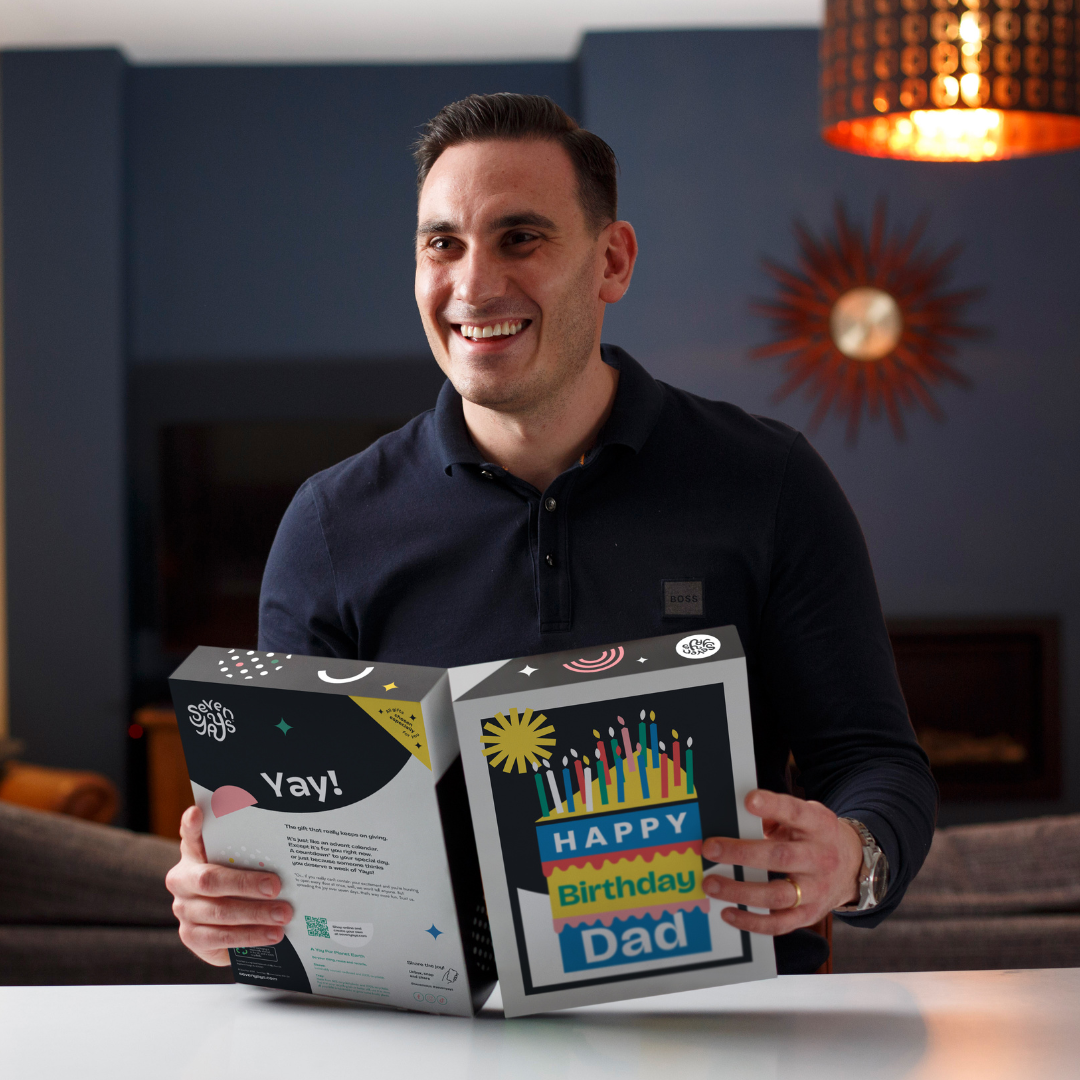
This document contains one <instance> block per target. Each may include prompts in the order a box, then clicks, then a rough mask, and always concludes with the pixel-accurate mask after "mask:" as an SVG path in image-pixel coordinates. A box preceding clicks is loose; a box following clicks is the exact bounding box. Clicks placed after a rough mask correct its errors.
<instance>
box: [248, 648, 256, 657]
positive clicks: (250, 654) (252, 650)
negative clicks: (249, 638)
mask: <svg viewBox="0 0 1080 1080" xmlns="http://www.w3.org/2000/svg"><path fill="white" fill-rule="evenodd" d="M247 654H248V656H254V655H255V650H254V649H248V651H247Z"/></svg>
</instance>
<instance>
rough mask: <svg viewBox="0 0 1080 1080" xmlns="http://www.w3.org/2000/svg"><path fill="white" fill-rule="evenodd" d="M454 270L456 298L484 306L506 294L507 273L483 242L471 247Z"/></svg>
mask: <svg viewBox="0 0 1080 1080" xmlns="http://www.w3.org/2000/svg"><path fill="white" fill-rule="evenodd" d="M454 270H455V273H454V299H455V300H460V301H462V302H463V303H465V304H468V305H469V306H470V307H472V308H482V307H483V306H484V305H485V304H487V303H490V302H491V301H492V300H497V299H499V298H500V297H502V296H505V295H506V275H505V273H504V271H503V269H502V268H501V267H500V266H499V260H498V259H497V258H496V257H495V256H494V255H493V254H492V253H491V252H489V251H487V250H486V248H485V246H484V245H482V244H476V245H474V246H472V247H470V248H469V250H468V251H467V252H466V253H465V255H464V257H463V258H461V259H459V260H458V262H457V264H456V265H455V267H454Z"/></svg>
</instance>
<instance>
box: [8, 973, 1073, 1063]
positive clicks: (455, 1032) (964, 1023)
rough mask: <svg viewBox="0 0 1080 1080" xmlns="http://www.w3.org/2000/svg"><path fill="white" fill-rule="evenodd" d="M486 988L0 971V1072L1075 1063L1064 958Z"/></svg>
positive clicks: (1070, 981)
mask: <svg viewBox="0 0 1080 1080" xmlns="http://www.w3.org/2000/svg"><path fill="white" fill-rule="evenodd" d="M493 1006H495V1007H493ZM497 1006H498V998H497V997H496V998H495V999H494V1000H493V1002H491V1003H489V1006H488V1007H487V1008H486V1009H485V1011H484V1013H483V1014H482V1015H481V1016H480V1017H478V1018H477V1019H476V1020H460V1019H455V1018H447V1017H437V1016H426V1015H422V1014H418V1013H405V1012H396V1011H393V1010H389V1009H380V1008H376V1007H365V1006H357V1005H350V1004H344V1003H338V1002H333V1001H330V1000H328V999H326V998H310V997H306V996H302V995H290V994H282V993H279V992H275V991H269V990H257V989H251V988H248V987H242V986H47V987H45V986H43V987H0V1075H2V1076H3V1077H5V1078H8V1077H10V1078H11V1080H15V1078H20V1080H22V1078H27V1080H29V1078H34V1080H38V1078H41V1080H52V1078H53V1077H73V1078H76V1080H91V1078H93V1080H97V1078H99V1077H100V1078H102V1080H106V1078H107V1080H128V1078H136V1077H138V1078H139V1080H147V1078H152V1080H172V1078H176V1080H218V1078H221V1080H225V1078H228V1080H246V1078H248V1077H251V1078H258V1080H271V1078H277V1077H282V1078H286V1077H288V1078H290V1080H301V1078H307V1077H311V1078H318V1080H331V1078H335V1080H336V1078H346V1077H378V1078H380V1080H382V1078H386V1080H488V1078H491V1080H495V1078H496V1077H498V1078H499V1080H534V1078H535V1080H540V1078H544V1080H547V1078H550V1077H558V1078H563V1077H565V1078H566V1080H609V1078H610V1080H697V1078H699V1077H701V1078H705V1077H708V1078H710V1080H742V1078H744V1077H745V1078H753V1080H758V1078H766V1077H767V1078H769V1080H819V1078H822V1080H823V1078H826V1077H827V1078H829V1080H841V1078H845V1077H858V1078H860V1080H883V1078H890V1080H891V1078H895V1077H919V1078H921V1080H929V1078H938V1077H941V1078H945V1077H947V1078H949V1080H963V1078H966V1077H978V1078H979V1080H1005V1078H1009V1080H1012V1078H1017V1080H1020V1078H1023V1080H1043V1078H1051V1077H1052V1078H1054V1080H1061V1078H1069V1077H1080V968H1068V969H1065V968H1058V969H1051V970H1042V971H968V972H963V971H961V972H919V973H910V974H899V975H799V976H787V977H782V978H780V979H775V980H769V981H768V982H760V983H751V984H744V985H741V986H731V987H722V988H717V989H714V990H698V991H693V992H689V993H685V994H671V995H668V996H666V997H656V998H642V999H638V1000H637V1001H628V1002H619V1003H617V1004H613V1005H597V1006H591V1007H589V1008H585V1009H573V1010H567V1011H565V1012H560V1013H549V1014H547V1015H544V1016H538V1017H529V1018H524V1019H519V1020H505V1019H503V1016H502V1013H501V1011H499V1009H498V1007H497Z"/></svg>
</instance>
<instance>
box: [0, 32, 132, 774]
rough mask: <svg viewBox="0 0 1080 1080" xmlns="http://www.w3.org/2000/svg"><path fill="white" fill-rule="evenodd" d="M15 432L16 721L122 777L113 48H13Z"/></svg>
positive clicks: (117, 129)
mask: <svg viewBox="0 0 1080 1080" xmlns="http://www.w3.org/2000/svg"><path fill="white" fill-rule="evenodd" d="M0 75H2V86H0V93H2V100H3V115H2V124H3V167H4V173H3V216H4V249H3V273H4V399H5V400H4V411H5V416H4V428H5V431H4V435H5V453H6V465H7V506H6V512H7V538H8V567H7V568H8V598H9V600H8V604H9V607H8V627H9V630H8V637H9V641H10V654H9V657H10V671H11V727H12V732H13V734H14V735H16V736H17V737H19V738H21V739H24V740H25V741H26V744H27V755H26V756H27V757H28V758H29V759H30V760H32V761H40V762H45V763H49V764H54V765H66V766H76V767H80V768H91V769H98V770H100V771H102V772H104V773H106V774H108V775H109V776H111V777H112V778H113V779H114V780H117V781H120V780H121V779H122V774H123V746H124V742H123V740H124V728H125V715H126V704H127V691H128V687H127V654H128V638H127V619H126V610H125V608H126V584H125V583H126V567H125V555H124V552H125V546H126V536H127V529H126V521H125V493H124V471H123V467H124V410H123V401H124V290H123V276H124V274H123V243H124V208H123V192H124V185H123V171H124V167H123V138H122V131H123V91H124V62H123V60H122V58H121V57H120V54H119V53H116V52H113V51H111V50H101V51H86V52H69V53H53V52H42V53H35V52H19V53H6V54H5V55H4V56H3V59H2V61H0Z"/></svg>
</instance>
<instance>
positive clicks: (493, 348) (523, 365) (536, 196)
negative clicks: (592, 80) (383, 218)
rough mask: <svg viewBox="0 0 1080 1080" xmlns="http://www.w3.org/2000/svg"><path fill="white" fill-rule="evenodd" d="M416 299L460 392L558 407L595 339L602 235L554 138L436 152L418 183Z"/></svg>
mask: <svg viewBox="0 0 1080 1080" xmlns="http://www.w3.org/2000/svg"><path fill="white" fill-rule="evenodd" d="M418 219H419V227H418V231H417V238H416V303H417V305H418V307H419V308H420V315H421V317H422V318H423V321H424V330H425V332H426V333H427V338H428V342H429V343H430V345H431V351H432V352H433V353H434V354H435V359H436V360H437V361H438V362H439V366H440V367H441V368H442V369H443V371H444V372H446V375H447V377H448V378H449V379H450V381H451V382H452V383H453V384H454V387H455V388H456V389H457V391H458V393H460V394H461V396H462V397H463V398H465V399H466V400H467V401H471V402H473V403H474V404H476V405H482V406H485V407H487V408H491V409H495V410H498V411H500V412H506V413H511V414H519V413H528V412H535V411H537V410H540V411H544V410H545V406H551V407H556V406H557V404H558V402H559V400H560V399H561V398H562V397H563V396H564V395H565V394H567V393H569V392H570V390H571V388H572V386H573V384H574V382H575V380H576V378H577V376H578V375H579V374H580V373H581V372H582V371H583V370H584V368H585V366H586V365H587V364H588V362H589V358H590V356H591V355H592V354H593V352H594V350H595V348H596V347H597V342H598V341H599V335H600V326H601V323H602V321H603V313H604V303H603V301H602V300H601V298H600V292H601V289H602V285H603V279H604V268H605V261H606V258H605V250H606V246H607V244H606V238H605V235H604V233H603V232H602V233H601V234H600V236H599V237H597V236H595V235H593V231H592V229H591V228H590V227H589V225H588V223H587V221H586V218H585V214H584V211H583V209H582V207H581V203H580V201H579V199H578V187H577V177H576V175H575V173H574V167H573V165H572V163H571V161H570V158H569V156H568V155H567V153H566V151H565V150H564V149H563V148H562V147H561V146H560V145H559V144H558V143H556V142H551V141H548V140H542V141H541V140H528V141H515V142H510V141H506V140H491V141H486V142H473V143H462V144H460V145H458V146H452V147H450V148H449V149H447V150H445V151H443V153H442V154H441V155H440V156H439V158H438V160H437V161H436V162H435V164H434V166H433V167H432V169H431V172H430V173H429V174H428V176H427V179H426V180H425V182H424V186H423V189H422V190H421V192H420V201H419V207H418Z"/></svg>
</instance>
